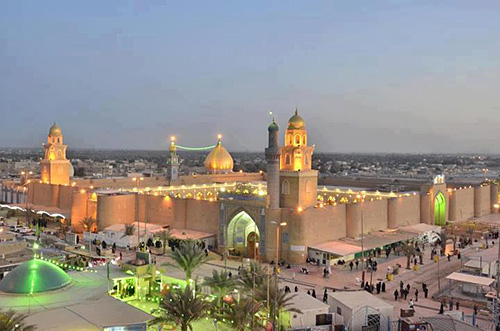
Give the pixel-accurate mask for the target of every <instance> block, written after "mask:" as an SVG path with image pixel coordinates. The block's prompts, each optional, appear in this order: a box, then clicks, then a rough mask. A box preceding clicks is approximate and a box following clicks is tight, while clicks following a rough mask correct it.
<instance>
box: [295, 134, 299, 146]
mask: <svg viewBox="0 0 500 331" xmlns="http://www.w3.org/2000/svg"><path fill="white" fill-rule="evenodd" d="M295 144H297V145H300V135H299V134H296V135H295Z"/></svg>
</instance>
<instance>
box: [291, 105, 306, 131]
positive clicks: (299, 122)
mask: <svg viewBox="0 0 500 331" xmlns="http://www.w3.org/2000/svg"><path fill="white" fill-rule="evenodd" d="M305 128H306V122H305V121H304V119H303V118H302V117H301V116H300V115H299V112H298V110H297V109H295V114H294V115H293V116H292V117H290V119H289V120H288V130H304V129H305Z"/></svg>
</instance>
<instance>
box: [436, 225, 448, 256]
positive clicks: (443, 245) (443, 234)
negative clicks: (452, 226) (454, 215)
mask: <svg viewBox="0 0 500 331" xmlns="http://www.w3.org/2000/svg"><path fill="white" fill-rule="evenodd" d="M438 236H439V240H440V241H441V249H442V250H443V252H444V251H446V242H447V241H448V231H446V229H441V232H440V233H438Z"/></svg>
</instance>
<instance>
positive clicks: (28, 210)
mask: <svg viewBox="0 0 500 331" xmlns="http://www.w3.org/2000/svg"><path fill="white" fill-rule="evenodd" d="M35 215H36V213H35V210H33V208H30V207H26V222H28V226H29V227H31V221H32V220H33V216H35Z"/></svg>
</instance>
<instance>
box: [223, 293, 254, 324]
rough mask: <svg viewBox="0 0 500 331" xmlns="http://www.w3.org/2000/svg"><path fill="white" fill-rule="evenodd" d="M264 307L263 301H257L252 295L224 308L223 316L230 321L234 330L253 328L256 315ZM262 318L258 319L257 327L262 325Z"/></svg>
mask: <svg viewBox="0 0 500 331" xmlns="http://www.w3.org/2000/svg"><path fill="white" fill-rule="evenodd" d="M261 308H262V303H261V302H255V301H254V300H253V299H252V298H250V297H244V298H241V299H240V300H239V301H237V302H234V303H232V304H230V305H228V306H226V307H224V308H223V309H222V318H223V319H224V320H227V321H228V322H229V325H230V327H231V329H232V330H236V331H245V330H248V329H249V328H251V325H252V320H253V321H254V322H255V319H254V318H255V316H256V315H257V314H258V312H259V311H260V309H261ZM261 324H262V323H260V320H259V319H257V323H255V324H254V328H253V329H255V327H261Z"/></svg>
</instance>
